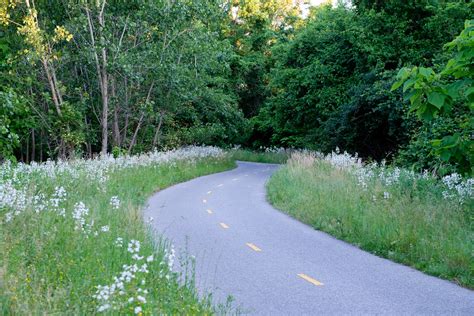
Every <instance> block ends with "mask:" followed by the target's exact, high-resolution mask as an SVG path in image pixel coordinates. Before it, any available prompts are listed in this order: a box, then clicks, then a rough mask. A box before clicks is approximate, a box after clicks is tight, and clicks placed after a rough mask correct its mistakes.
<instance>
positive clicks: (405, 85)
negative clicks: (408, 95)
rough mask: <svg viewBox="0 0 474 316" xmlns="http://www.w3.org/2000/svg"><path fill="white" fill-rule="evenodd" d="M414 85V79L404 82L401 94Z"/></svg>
mask: <svg viewBox="0 0 474 316" xmlns="http://www.w3.org/2000/svg"><path fill="white" fill-rule="evenodd" d="M414 83H415V79H413V78H411V79H409V80H407V81H405V84H404V85H403V92H405V91H407V90H408V89H409V88H410V87H411V86H413V84H414Z"/></svg>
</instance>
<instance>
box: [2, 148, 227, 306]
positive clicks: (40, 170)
mask: <svg viewBox="0 0 474 316" xmlns="http://www.w3.org/2000/svg"><path fill="white" fill-rule="evenodd" d="M234 166H235V163H234V162H233V161H232V160H231V159H229V157H228V156H227V155H225V154H224V152H223V151H221V150H220V149H217V148H213V147H190V148H184V149H180V150H174V151H169V152H156V153H150V154H143V155H139V156H131V157H128V156H125V157H118V158H116V159H115V158H113V157H111V156H107V157H103V158H99V159H94V160H73V161H70V162H66V161H58V162H51V161H49V162H46V163H43V164H31V165H26V164H18V165H13V164H9V163H6V164H2V165H1V166H0V220H1V229H0V249H1V253H2V256H1V258H0V293H1V294H0V295H1V298H0V305H1V310H0V312H1V313H2V315H18V314H64V313H67V314H93V313H97V312H114V313H117V314H118V313H120V314H140V313H143V314H151V313H153V314H211V313H214V312H217V311H222V310H220V309H219V308H223V307H219V306H216V305H213V303H212V302H211V301H210V300H209V299H208V298H206V297H204V298H203V297H201V298H198V296H197V293H196V292H195V288H194V285H193V280H192V275H191V274H190V275H179V274H178V273H176V272H173V271H174V270H176V266H177V265H178V264H187V265H190V266H189V269H188V270H189V271H191V270H192V262H191V261H189V260H188V259H184V258H182V260H179V258H178V257H177V254H175V252H174V249H173V246H172V245H169V244H167V243H166V242H165V241H163V242H161V243H157V242H156V240H157V239H156V236H152V234H151V232H149V231H148V229H147V222H149V221H151V220H152V219H143V218H142V213H141V208H142V207H143V205H144V202H145V201H146V199H147V198H148V197H149V196H151V194H152V193H153V192H155V191H157V190H160V189H162V188H165V187H167V186H170V185H172V184H175V183H178V182H182V181H185V180H188V179H191V178H194V177H197V176H201V175H205V174H209V173H214V172H218V171H223V170H227V169H230V168H233V167H234ZM173 267H174V268H173Z"/></svg>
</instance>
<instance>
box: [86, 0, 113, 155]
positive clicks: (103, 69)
mask: <svg viewBox="0 0 474 316" xmlns="http://www.w3.org/2000/svg"><path fill="white" fill-rule="evenodd" d="M105 3H106V0H103V2H102V7H101V9H100V12H99V16H98V20H99V25H100V29H101V31H102V30H103V29H104V27H105V20H104V9H105ZM86 15H87V22H88V24H89V34H90V37H91V43H92V48H93V51H94V59H95V65H96V71H97V79H98V80H99V85H100V92H101V96H102V98H101V99H102V116H101V124H102V148H101V154H102V155H106V154H107V148H108V144H107V141H108V116H109V95H108V92H109V91H108V90H109V89H108V74H107V50H106V48H105V43H104V42H103V34H101V35H102V36H100V38H101V46H102V50H101V60H99V55H98V53H97V47H96V45H95V35H94V28H93V23H92V18H91V14H90V11H89V8H86ZM101 33H102V32H101Z"/></svg>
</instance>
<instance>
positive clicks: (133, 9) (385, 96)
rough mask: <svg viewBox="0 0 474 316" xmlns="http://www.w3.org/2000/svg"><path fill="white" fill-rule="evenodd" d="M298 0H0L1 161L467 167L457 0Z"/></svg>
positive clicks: (462, 29) (465, 14)
mask: <svg viewBox="0 0 474 316" xmlns="http://www.w3.org/2000/svg"><path fill="white" fill-rule="evenodd" d="M303 6H304V1H293V0H199V1H190V0H155V1H147V0H132V1H111V0H94V1H92V0H81V1H73V0H50V1H33V0H2V1H1V2H0V25H1V28H0V34H1V37H0V81H1V83H2V84H1V87H0V104H1V108H0V156H1V157H3V159H16V160H21V161H26V162H28V161H33V160H37V161H40V160H45V159H48V158H67V157H77V156H88V157H91V156H94V155H96V154H99V153H102V154H105V153H108V152H113V153H114V154H125V153H129V154H130V153H136V152H142V151H147V150H152V149H154V148H158V149H163V148H172V147H177V146H181V145H186V144H207V145H218V146H231V145H234V144H241V145H244V146H246V147H252V148H260V147H261V146H265V147H267V146H279V147H280V146H281V147H295V148H309V149H317V150H320V151H331V150H333V149H335V148H336V147H338V148H340V149H341V150H347V151H349V152H353V153H354V152H357V153H359V155H361V156H362V157H364V158H366V159H375V160H382V159H386V160H390V161H392V162H394V163H397V164H402V165H406V166H413V167H414V168H416V169H423V168H430V169H434V170H436V171H438V172H441V173H445V172H452V171H461V172H466V173H470V172H472V159H473V156H474V149H473V148H474V145H473V142H472V141H473V140H472V135H473V134H474V123H473V118H472V111H473V97H474V95H473V93H472V91H473V88H472V87H473V84H472V82H473V81H472V80H473V72H474V71H473V68H472V67H473V66H472V65H473V60H472V59H473V44H472V43H473V37H474V33H473V24H472V20H470V19H472V17H473V12H474V4H473V3H471V1H463V0H410V1H395V0H393V1H378V0H357V1H356V0H354V1H352V2H350V1H344V2H343V1H341V2H340V3H339V5H332V4H330V3H328V4H325V5H320V6H315V7H312V8H311V9H310V11H309V12H304V11H303V9H302V8H303ZM453 65H457V66H456V67H457V68H456V67H454V66H453ZM414 67H415V68H414ZM453 67H454V68H456V69H454V68H453ZM449 69H451V70H449ZM453 69H454V70H453ZM392 88H393V89H392Z"/></svg>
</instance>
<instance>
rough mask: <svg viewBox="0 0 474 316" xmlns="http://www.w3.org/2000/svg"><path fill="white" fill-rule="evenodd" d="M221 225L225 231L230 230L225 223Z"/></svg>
mask: <svg viewBox="0 0 474 316" xmlns="http://www.w3.org/2000/svg"><path fill="white" fill-rule="evenodd" d="M219 225H221V227H222V228H224V229H227V228H229V226H227V224H225V223H220V224H219Z"/></svg>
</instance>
